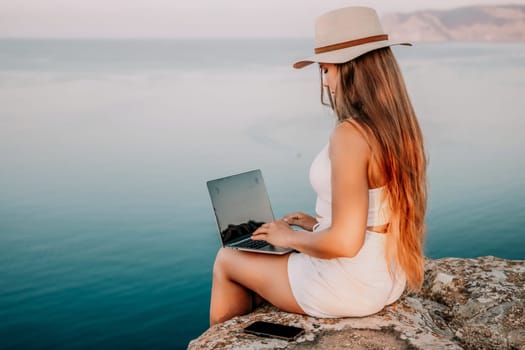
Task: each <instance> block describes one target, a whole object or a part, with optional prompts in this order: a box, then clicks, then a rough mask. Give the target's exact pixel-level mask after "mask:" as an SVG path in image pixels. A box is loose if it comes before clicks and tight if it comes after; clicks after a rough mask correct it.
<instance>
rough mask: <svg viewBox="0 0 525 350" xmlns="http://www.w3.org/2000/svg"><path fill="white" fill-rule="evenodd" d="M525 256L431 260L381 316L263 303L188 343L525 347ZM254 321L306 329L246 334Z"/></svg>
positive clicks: (219, 346) (287, 346)
mask: <svg viewBox="0 0 525 350" xmlns="http://www.w3.org/2000/svg"><path fill="white" fill-rule="evenodd" d="M524 309H525V261H524V260H505V259H500V258H495V257H492V256H486V257H480V258H476V259H460V258H443V259H437V260H430V259H428V260H427V261H426V263H425V282H424V285H423V288H422V290H421V291H420V292H419V293H417V294H408V293H405V294H403V296H402V297H401V298H400V299H399V300H398V301H397V302H395V303H394V304H392V305H389V306H388V307H386V308H384V309H383V310H382V311H380V312H379V313H377V314H374V315H371V316H367V317H362V318H341V319H319V318H314V317H309V316H302V315H296V314H290V313H286V312H282V311H279V310H278V309H276V308H275V307H273V306H271V305H264V306H262V307H260V308H258V309H257V310H255V311H254V312H252V313H250V314H248V315H244V316H240V317H235V318H233V319H231V320H229V321H227V322H225V323H223V324H220V325H216V326H213V327H211V328H210V329H209V330H207V331H206V332H205V333H204V334H202V335H201V336H200V337H199V338H197V339H195V340H193V341H191V342H190V344H189V346H188V349H191V350H194V349H253V350H256V349H334V350H337V349H385V350H386V349H520V350H525V312H524ZM257 320H265V321H270V322H276V323H281V324H291V325H296V326H299V327H303V328H304V329H305V330H306V332H305V334H304V335H302V336H301V337H299V338H298V339H297V340H296V341H291V342H288V341H284V340H278V339H270V338H262V337H257V336H253V335H249V334H246V333H243V328H244V327H245V326H247V325H249V324H250V323H252V322H254V321H257Z"/></svg>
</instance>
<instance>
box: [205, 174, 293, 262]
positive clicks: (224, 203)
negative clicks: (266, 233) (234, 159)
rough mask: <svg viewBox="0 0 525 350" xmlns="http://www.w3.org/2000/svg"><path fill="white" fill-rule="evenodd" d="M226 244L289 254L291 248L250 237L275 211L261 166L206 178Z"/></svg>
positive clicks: (251, 250) (241, 248) (252, 249)
mask: <svg viewBox="0 0 525 350" xmlns="http://www.w3.org/2000/svg"><path fill="white" fill-rule="evenodd" d="M206 185H207V186H208V193H209V195H210V199H211V204H212V206H213V212H214V213H215V219H216V222H217V227H218V230H219V237H220V239H221V243H222V246H223V247H231V248H235V249H239V250H245V251H249V252H256V253H266V254H278V255H282V254H286V253H288V252H291V251H293V249H290V248H283V247H277V246H274V245H271V244H269V243H268V242H266V241H255V240H252V239H251V236H252V233H253V232H254V231H255V230H256V229H257V228H259V226H261V225H262V224H264V223H266V222H271V221H274V220H275V219H274V215H273V211H272V207H271V205H270V200H269V198H268V193H267V191H266V186H265V184H264V180H263V177H262V173H261V170H260V169H256V170H252V171H247V172H244V173H241V174H236V175H231V176H227V177H222V178H219V179H214V180H210V181H207V182H206Z"/></svg>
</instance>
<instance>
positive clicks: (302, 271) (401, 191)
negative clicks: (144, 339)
mask: <svg viewBox="0 0 525 350" xmlns="http://www.w3.org/2000/svg"><path fill="white" fill-rule="evenodd" d="M396 44H400V43H394V42H391V41H389V40H388V36H387V35H386V34H384V32H383V30H382V28H381V24H380V22H379V19H378V16H377V14H376V12H375V11H374V10H372V9H370V8H363V7H349V8H342V9H338V10H335V11H331V12H328V13H326V14H324V15H322V16H320V17H319V18H318V19H317V21H316V49H315V55H314V56H312V57H309V58H307V59H305V60H303V61H300V62H297V63H295V64H294V67H295V68H302V67H304V66H307V65H309V64H311V63H314V62H317V63H319V67H320V70H321V75H322V86H321V101H322V102H323V100H324V98H323V96H324V94H323V91H324V89H325V88H326V89H328V90H329V94H328V99H329V105H330V106H331V107H332V108H333V109H334V111H335V113H336V115H337V119H338V123H337V125H336V127H335V128H334V131H333V133H332V135H331V137H330V140H329V143H328V144H327V145H326V146H325V147H324V149H323V150H322V151H321V153H319V155H318V156H317V157H316V158H315V160H314V161H313V163H312V166H311V169H310V180H311V182H312V186H313V188H314V190H315V191H316V192H317V195H318V197H317V202H316V211H317V217H316V218H314V217H312V216H309V215H307V214H304V213H292V214H288V215H286V216H285V217H284V218H283V219H281V220H277V221H274V222H271V223H265V224H264V225H262V226H261V227H260V228H259V229H258V230H257V231H255V232H254V234H253V239H255V240H265V241H268V242H270V243H272V244H274V245H277V246H282V247H290V248H294V249H295V250H296V252H294V253H291V254H288V255H285V256H269V255H266V254H257V253H246V252H241V251H237V250H233V249H229V248H222V249H221V250H220V251H219V253H218V255H217V258H216V261H215V266H214V271H213V286H212V295H211V306H210V323H211V324H212V325H213V324H216V323H219V322H223V321H225V320H228V319H230V318H232V317H234V316H237V315H241V314H245V313H247V312H250V311H251V310H253V308H254V307H255V306H256V305H257V304H258V302H260V301H261V300H263V299H265V300H267V301H268V302H270V303H272V304H273V305H275V306H277V307H278V308H280V309H282V310H285V311H289V312H294V313H300V314H308V315H311V316H316V317H345V316H365V315H369V314H373V313H376V312H378V311H380V310H381V309H382V308H383V307H384V306H385V305H388V304H391V303H393V302H394V301H396V300H397V299H398V298H399V297H400V296H401V294H402V293H403V291H404V289H405V286H406V285H408V288H409V289H410V290H411V291H415V290H418V289H419V288H420V287H421V284H422V281H423V272H424V271H423V261H424V258H423V238H424V232H425V222H424V215H425V210H426V195H427V194H426V159H425V153H424V147H423V139H422V135H421V130H420V128H419V125H418V122H417V119H416V116H415V113H414V110H413V108H412V105H411V103H410V100H409V97H408V94H407V91H406V88H405V84H404V82H403V79H402V76H401V73H400V71H399V68H398V65H397V62H396V60H395V58H394V56H393V53H392V51H391V49H390V46H391V45H396ZM405 44H406V43H405ZM407 45H410V44H407ZM323 103H324V102H323ZM290 225H295V226H299V227H301V228H303V230H301V231H294V230H293V229H292V228H291V227H290Z"/></svg>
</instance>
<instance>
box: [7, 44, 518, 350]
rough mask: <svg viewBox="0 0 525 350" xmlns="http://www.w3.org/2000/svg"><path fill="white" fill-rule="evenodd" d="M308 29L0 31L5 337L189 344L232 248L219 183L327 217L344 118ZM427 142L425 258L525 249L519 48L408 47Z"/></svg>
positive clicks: (92, 344)
mask: <svg viewBox="0 0 525 350" xmlns="http://www.w3.org/2000/svg"><path fill="white" fill-rule="evenodd" d="M312 45H313V43H312V42H311V40H310V39H299V38H267V39H125V40H124V39H118V40H117V39H104V40H102V39H82V40H78V39H45V40H44V39H38V40H37V39H2V40H0V106H1V107H0V348H1V349H185V348H186V347H187V345H188V342H189V341H190V340H191V339H194V338H196V337H198V336H199V335H200V334H202V333H203V332H204V331H206V329H207V328H208V322H209V321H208V313H209V298H210V288H211V279H212V267H213V262H214V258H215V254H216V252H217V250H218V249H219V247H220V243H219V239H218V234H217V228H216V224H215V218H214V216H213V211H212V207H211V204H210V200H209V196H208V192H207V188H206V181H207V180H210V179H214V178H218V177H222V176H227V175H231V174H235V173H240V172H244V171H248V170H253V169H261V170H262V173H263V176H264V180H265V183H266V186H267V188H268V193H269V196H270V199H271V202H272V206H273V209H274V212H275V215H276V216H277V217H281V216H282V215H284V214H286V213H289V212H292V211H305V212H308V213H311V214H313V213H314V203H315V194H314V193H313V190H312V188H311V186H310V184H309V179H308V172H309V167H310V163H311V161H312V160H313V158H314V157H315V155H316V154H317V153H318V152H319V151H320V150H321V148H322V147H323V146H324V145H325V144H326V142H327V141H328V138H329V137H330V133H331V130H332V129H333V127H334V125H335V116H334V115H333V113H332V112H331V111H330V110H329V109H327V108H326V107H323V106H322V105H321V104H320V82H319V71H318V69H317V67H316V66H310V67H308V68H304V69H302V70H294V69H292V67H291V64H292V62H294V60H297V59H300V58H303V57H306V56H309V55H310V54H311V48H312ZM393 50H394V53H395V55H396V57H397V59H398V62H399V64H400V66H401V69H402V71H403V75H404V79H405V82H406V85H407V88H408V91H409V94H410V98H411V100H412V103H413V106H414V109H415V111H416V114H417V116H418V118H419V121H420V124H421V127H422V130H423V134H424V137H425V146H426V151H427V155H428V160H429V165H428V178H429V201H428V212H427V217H426V221H427V234H426V240H425V255H426V256H428V257H429V258H441V257H478V256H486V255H493V256H497V257H501V258H506V259H520V260H523V259H525V176H524V174H525V137H524V134H525V112H524V111H525V44H524V43H477V42H468V43H466V42H447V43H420V44H416V45H414V46H413V47H395V48H393Z"/></svg>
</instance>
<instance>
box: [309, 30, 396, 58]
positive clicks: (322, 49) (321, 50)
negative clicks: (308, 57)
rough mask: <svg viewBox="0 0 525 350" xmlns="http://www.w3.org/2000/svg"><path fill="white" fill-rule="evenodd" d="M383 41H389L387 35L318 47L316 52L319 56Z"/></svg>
mask: <svg viewBox="0 0 525 350" xmlns="http://www.w3.org/2000/svg"><path fill="white" fill-rule="evenodd" d="M383 40H388V35H387V34H381V35H374V36H369V37H366V38H361V39H356V40H350V41H345V42H342V43H338V44H333V45H328V46H322V47H316V48H315V50H314V52H315V54H316V55H317V54H320V53H325V52H330V51H335V50H340V49H346V48H347V47H352V46H358V45H363V44H367V43H373V42H375V41H383Z"/></svg>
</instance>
